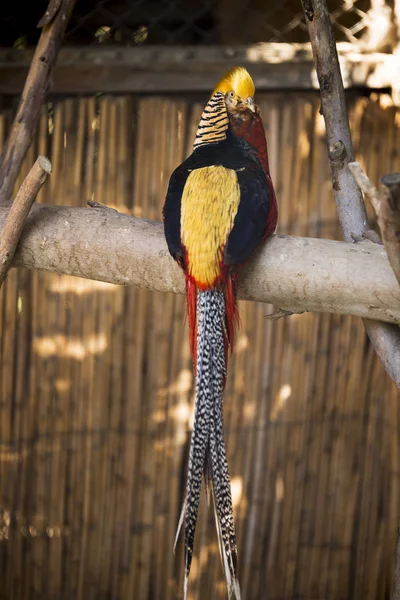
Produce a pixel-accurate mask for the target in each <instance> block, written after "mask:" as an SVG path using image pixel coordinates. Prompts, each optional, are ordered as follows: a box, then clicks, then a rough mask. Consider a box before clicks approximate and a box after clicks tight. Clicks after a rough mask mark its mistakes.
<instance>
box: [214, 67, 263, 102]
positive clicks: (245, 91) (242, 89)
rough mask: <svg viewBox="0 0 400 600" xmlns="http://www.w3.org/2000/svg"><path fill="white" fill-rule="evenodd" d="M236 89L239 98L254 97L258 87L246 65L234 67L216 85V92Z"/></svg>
mask: <svg viewBox="0 0 400 600" xmlns="http://www.w3.org/2000/svg"><path fill="white" fill-rule="evenodd" d="M231 90H232V91H234V92H235V94H236V95H237V96H239V98H248V97H250V98H253V97H254V93H255V91H256V88H255V86H254V82H253V80H252V78H251V76H250V73H249V72H248V71H247V69H245V68H244V67H233V69H231V70H230V71H228V73H226V74H225V75H224V77H223V78H222V79H221V81H220V82H219V83H218V84H217V85H216V87H215V89H214V91H213V94H215V92H223V93H226V92H230V91H231Z"/></svg>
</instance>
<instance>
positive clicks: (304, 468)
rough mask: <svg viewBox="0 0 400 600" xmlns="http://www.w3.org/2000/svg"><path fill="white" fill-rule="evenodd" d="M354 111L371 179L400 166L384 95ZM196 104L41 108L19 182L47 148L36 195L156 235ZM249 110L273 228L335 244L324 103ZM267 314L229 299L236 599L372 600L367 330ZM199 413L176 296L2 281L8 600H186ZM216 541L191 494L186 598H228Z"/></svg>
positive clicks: (377, 457)
mask: <svg viewBox="0 0 400 600" xmlns="http://www.w3.org/2000/svg"><path fill="white" fill-rule="evenodd" d="M350 101H351V102H350V106H351V123H352V129H353V135H354V142H355V147H356V150H357V155H358V159H359V160H360V161H361V163H362V164H363V166H364V167H365V168H366V170H367V172H368V173H369V175H370V176H371V178H372V179H374V180H375V181H377V179H378V177H379V176H380V175H382V174H384V173H387V172H389V171H392V170H400V157H399V148H400V111H399V110H398V109H396V108H394V107H392V106H391V105H390V102H388V99H387V97H386V96H381V97H377V96H371V97H370V98H369V99H367V98H357V97H352V98H350ZM203 102H204V99H201V102H200V101H199V100H198V99H193V98H191V97H188V98H182V97H180V98H174V97H132V96H130V97H127V96H119V97H111V96H110V97H105V96H97V97H88V98H67V99H57V100H54V101H52V102H49V103H48V104H47V106H46V107H45V108H44V109H43V113H42V117H41V121H40V125H39V128H38V132H37V136H36V138H35V141H34V144H33V146H32V148H31V149H30V151H29V155H28V157H27V159H26V161H25V164H24V169H23V172H22V173H21V176H20V180H21V179H22V178H23V176H24V175H25V174H26V172H27V170H28V168H29V166H30V165H31V164H33V162H34V160H35V158H36V156H37V154H39V153H40V154H45V155H47V156H48V157H49V158H50V160H51V162H52V165H53V174H52V176H51V178H50V181H49V182H48V183H47V184H46V186H45V187H44V189H43V190H42V191H41V193H40V197H39V198H38V200H39V201H41V202H45V203H46V202H51V203H54V202H55V201H58V202H62V203H63V204H65V205H74V206H83V205H85V203H86V200H87V199H88V198H93V199H95V200H96V201H98V202H101V203H105V204H108V205H110V206H113V207H115V208H117V209H118V210H121V211H126V212H130V213H132V214H134V215H136V216H140V217H146V218H150V219H160V218H161V207H162V204H163V199H164V195H165V191H166V186H167V183H168V178H169V175H170V173H171V172H172V170H173V168H174V167H175V166H176V165H178V164H179V163H180V162H181V161H182V159H183V158H184V157H185V156H186V155H187V154H188V152H189V151H190V146H191V143H192V140H193V137H194V132H195V129H196V125H197V122H198V118H199V114H200V111H201V108H202V104H203ZM259 103H260V106H261V111H262V114H263V116H264V121H265V123H266V125H267V129H268V142H269V152H270V163H271V169H272V174H273V179H274V181H275V184H276V191H277V196H278V199H279V206H280V220H279V231H280V232H281V233H289V234H293V235H309V236H314V237H328V238H337V237H339V238H340V231H339V227H338V224H337V217H336V209H335V205H334V201H333V198H332V193H331V183H330V179H329V172H328V166H327V158H326V147H325V140H324V129H323V120H322V117H321V115H320V114H319V98H318V96H317V95H315V94H302V95H299V94H296V95H290V94H284V95H279V94H275V95H265V96H262V97H260V98H259ZM11 113H12V110H11V109H8V110H7V109H4V110H3V111H2V113H1V114H0V142H1V144H2V143H4V137H5V135H6V133H7V130H8V127H9V123H10V119H11ZM93 210H96V209H93ZM377 293H378V292H377ZM272 310H273V307H269V306H265V305H261V304H255V303H249V302H241V305H240V312H241V329H240V332H239V334H238V336H237V344H236V350H235V352H234V355H233V356H232V358H231V360H230V365H229V377H228V382H227V390H226V394H225V431H226V439H227V446H228V453H229V457H228V460H229V464H230V469H231V477H232V486H233V501H234V510H235V516H236V522H237V528H238V543H239V553H240V555H239V557H240V579H241V582H242V588H243V597H244V598H245V599H246V600H264V599H265V600H289V599H292V598H302V600H311V599H314V600H322V599H328V600H345V599H354V600H359V599H360V598H363V600H381V599H382V600H383V599H384V598H387V597H388V593H389V592H388V590H389V588H390V583H391V576H392V567H393V563H394V560H393V559H394V546H395V541H396V535H397V524H398V520H399V516H400V509H399V483H400V467H399V456H400V447H399V441H400V436H399V424H400V414H399V398H398V394H397V392H396V390H395V388H394V386H393V385H392V384H391V382H390V381H389V379H388V377H387V376H386V375H385V373H384V371H383V369H382V367H381V365H380V364H379V361H378V360H377V359H376V357H375V355H374V353H373V351H372V350H371V347H370V344H369V343H368V340H367V339H366V336H365V333H364V329H363V326H362V324H361V322H360V320H358V319H355V318H351V317H345V316H342V315H328V314H303V315H294V316H291V317H290V318H284V319H281V320H279V321H277V322H272V321H270V320H268V319H266V315H267V314H268V313H270V312H271V311H272ZM192 407H193V377H192V372H191V362H190V354H189V348H188V332H187V326H186V323H185V305H184V299H183V298H182V297H178V296H175V295H173V294H165V295H162V294H159V293H155V292H154V293H151V292H147V291H145V290H140V289H134V288H122V287H117V286H113V285H109V284H105V283H101V282H96V281H86V280H84V279H77V278H72V277H68V276H57V275H54V274H49V273H40V272H31V271H26V270H15V269H13V270H12V271H11V272H10V273H9V275H8V278H7V280H6V282H5V284H4V286H3V289H2V290H1V292H0V436H1V437H0V477H1V479H0V482H1V483H0V581H1V584H0V599H4V600H5V599H7V600H8V599H13V600H28V599H29V600H36V599H39V598H40V599H41V600H43V599H49V600H50V599H51V600H53V599H54V600H56V599H62V600H64V599H65V600H66V599H73V600H75V599H76V600H81V599H85V600H94V599H96V600H97V599H106V598H110V599H113V600H114V599H115V600H117V599H118V600H125V599H129V600H131V599H135V600H136V599H137V600H174V599H178V598H181V597H182V576H183V573H182V562H183V559H182V544H179V545H178V549H177V556H176V557H174V556H173V553H172V547H173V542H174V536H175V530H176V526H177V521H178V516H179V512H180V508H181V503H182V500H183V494H184V484H185V473H186V465H187V455H188V447H189V439H190V429H191V426H192ZM214 529H215V528H214V523H213V515H212V514H211V511H209V510H208V509H207V505H206V501H205V497H204V498H203V502H202V508H201V518H200V522H199V524H198V529H197V538H196V551H195V556H194V559H193V567H192V574H191V578H190V591H189V597H190V600H200V598H210V599H211V598H212V599H214V598H216V599H224V598H225V594H226V592H225V584H224V580H223V575H222V571H221V566H220V561H219V558H218V546H217V539H216V534H215V530H214Z"/></svg>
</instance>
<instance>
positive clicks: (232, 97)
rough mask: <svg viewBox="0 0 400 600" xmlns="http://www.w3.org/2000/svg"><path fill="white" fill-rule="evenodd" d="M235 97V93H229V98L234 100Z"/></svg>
mask: <svg viewBox="0 0 400 600" xmlns="http://www.w3.org/2000/svg"><path fill="white" fill-rule="evenodd" d="M234 97H235V92H229V98H231V99H232V100H233V99H234Z"/></svg>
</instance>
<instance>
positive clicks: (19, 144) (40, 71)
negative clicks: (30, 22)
mask: <svg viewBox="0 0 400 600" xmlns="http://www.w3.org/2000/svg"><path fill="white" fill-rule="evenodd" d="M75 2H76V0H62V1H61V2H58V1H55V0H51V2H50V4H49V8H48V9H47V11H46V13H45V15H44V16H43V18H42V19H41V21H40V24H43V25H44V27H43V31H42V34H41V36H40V39H39V42H38V44H37V47H36V50H35V54H34V55H33V58H32V63H31V66H30V69H29V73H28V76H27V78H26V81H25V86H24V90H23V92H22V96H21V101H20V103H19V107H18V111H17V114H16V115H15V119H14V122H13V124H12V128H11V132H10V135H9V137H8V140H7V142H6V144H5V147H4V150H3V154H2V159H1V166H0V203H1V202H6V201H7V200H8V199H9V198H10V197H11V195H12V191H13V188H14V184H15V181H16V179H17V176H18V173H19V171H20V169H21V165H22V161H23V159H24V157H25V154H26V152H27V150H28V148H29V146H30V144H31V141H32V137H33V134H34V131H35V128H36V125H37V122H38V119H39V115H40V107H41V106H42V103H43V100H44V98H45V96H46V93H47V88H48V86H49V83H50V76H51V73H52V70H53V68H54V65H55V62H56V59H57V55H58V51H59V49H60V46H61V42H62V39H63V35H64V31H65V28H66V26H67V23H68V20H69V17H70V14H71V12H72V9H73V6H74V4H75Z"/></svg>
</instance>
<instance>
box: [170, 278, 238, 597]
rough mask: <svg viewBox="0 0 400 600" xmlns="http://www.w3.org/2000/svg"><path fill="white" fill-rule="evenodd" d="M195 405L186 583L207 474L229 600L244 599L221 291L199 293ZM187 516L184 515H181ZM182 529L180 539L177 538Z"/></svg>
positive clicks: (187, 507)
mask: <svg viewBox="0 0 400 600" xmlns="http://www.w3.org/2000/svg"><path fill="white" fill-rule="evenodd" d="M196 313H197V314H196V319H197V336H196V342H197V349H196V401H195V417H194V427H193V433H192V439H191V444H190V455H189V469H188V479H187V488H186V500H185V505H184V508H183V511H184V517H183V516H181V520H180V525H181V524H182V522H183V520H184V522H185V584H184V598H185V600H186V595H187V582H188V577H189V573H190V567H191V562H192V556H193V546H194V535H195V531H196V522H197V516H198V510H199V504H200V494H201V483H202V478H203V475H204V479H205V481H206V487H207V489H208V493H209V495H210V496H212V498H213V503H214V510H215V518H216V525H217V532H218V539H219V544H220V550H221V559H222V565H223V568H224V571H225V577H226V580H227V586H228V594H229V598H234V599H235V600H240V588H239V583H238V579H237V549H236V537H235V526H234V520H233V511H232V496H231V485H230V477H229V470H228V463H227V459H226V451H225V442H224V437H223V417H222V397H223V391H224V386H225V377H226V342H225V340H226V336H227V332H226V323H225V318H226V308H225V295H224V292H223V291H221V290H207V291H200V290H197V302H196ZM182 514H183V513H182ZM180 525H179V527H178V532H177V535H179V530H180Z"/></svg>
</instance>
